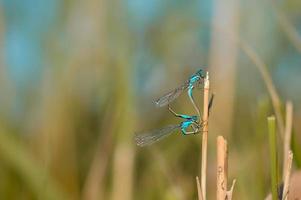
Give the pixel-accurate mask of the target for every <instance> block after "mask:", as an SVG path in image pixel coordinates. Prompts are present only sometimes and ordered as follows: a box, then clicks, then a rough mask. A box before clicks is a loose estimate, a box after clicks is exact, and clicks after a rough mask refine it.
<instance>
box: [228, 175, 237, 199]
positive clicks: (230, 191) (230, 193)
mask: <svg viewBox="0 0 301 200" xmlns="http://www.w3.org/2000/svg"><path fill="white" fill-rule="evenodd" d="M235 183H236V179H234V180H233V182H232V186H231V189H230V190H229V191H227V198H226V200H232V195H233V189H234V186H235Z"/></svg>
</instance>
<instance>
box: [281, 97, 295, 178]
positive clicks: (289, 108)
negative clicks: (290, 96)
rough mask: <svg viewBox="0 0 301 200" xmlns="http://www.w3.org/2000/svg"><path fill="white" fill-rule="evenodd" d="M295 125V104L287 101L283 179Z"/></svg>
mask: <svg viewBox="0 0 301 200" xmlns="http://www.w3.org/2000/svg"><path fill="white" fill-rule="evenodd" d="M292 125H293V104H292V102H291V101H288V102H286V120H285V131H284V147H283V173H282V175H283V180H284V179H285V172H286V169H285V167H286V163H287V161H288V152H289V151H290V149H291V148H290V145H291V137H292Z"/></svg>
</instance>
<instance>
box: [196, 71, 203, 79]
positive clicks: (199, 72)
mask: <svg viewBox="0 0 301 200" xmlns="http://www.w3.org/2000/svg"><path fill="white" fill-rule="evenodd" d="M195 74H197V75H198V76H200V77H201V78H202V79H203V78H205V77H206V73H205V71H204V70H202V69H199V70H198V71H197V72H196V73H195Z"/></svg>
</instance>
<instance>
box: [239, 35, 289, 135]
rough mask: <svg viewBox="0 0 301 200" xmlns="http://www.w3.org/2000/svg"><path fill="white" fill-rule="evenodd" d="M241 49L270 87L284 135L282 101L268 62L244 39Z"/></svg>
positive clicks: (241, 42)
mask: <svg viewBox="0 0 301 200" xmlns="http://www.w3.org/2000/svg"><path fill="white" fill-rule="evenodd" d="M239 43H240V47H241V49H242V50H243V51H244V52H245V54H246V55H247V56H248V57H249V58H250V59H251V61H252V62H253V63H254V64H255V66H256V67H257V69H258V70H259V72H260V74H261V76H262V79H263V81H264V82H265V85H266V87H267V89H268V92H269V94H270V96H271V100H272V105H273V108H274V111H275V115H276V118H277V125H278V129H279V132H280V135H281V136H282V135H283V134H284V122H283V117H282V114H281V101H280V98H279V95H278V93H277V91H276V88H275V86H274V84H273V81H272V78H271V76H270V74H269V72H268V70H267V66H266V64H265V63H264V62H263V61H262V60H261V59H260V57H259V56H258V54H256V52H255V51H254V50H253V49H252V48H251V47H250V46H249V45H248V44H247V43H246V42H244V41H243V40H240V41H239Z"/></svg>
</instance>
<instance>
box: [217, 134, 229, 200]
mask: <svg viewBox="0 0 301 200" xmlns="http://www.w3.org/2000/svg"><path fill="white" fill-rule="evenodd" d="M216 145H217V168H216V199H217V200H225V199H226V196H227V188H228V177H227V176H228V147H227V141H226V140H225V139H224V137H223V136H218V137H217V140H216Z"/></svg>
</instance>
